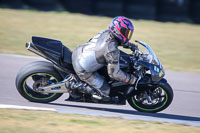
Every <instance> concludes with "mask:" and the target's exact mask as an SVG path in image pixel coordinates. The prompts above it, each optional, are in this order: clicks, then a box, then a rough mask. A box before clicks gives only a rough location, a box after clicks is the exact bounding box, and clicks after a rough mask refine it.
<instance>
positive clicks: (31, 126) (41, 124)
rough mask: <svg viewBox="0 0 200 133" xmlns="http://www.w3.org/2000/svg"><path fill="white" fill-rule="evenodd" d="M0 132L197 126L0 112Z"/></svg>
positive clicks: (184, 130) (155, 131)
mask: <svg viewBox="0 0 200 133" xmlns="http://www.w3.org/2000/svg"><path fill="white" fill-rule="evenodd" d="M0 123H1V124H0V132H1V133H94V132H95V133H147V132H152V133H188V132H192V133H199V132H200V127H191V126H187V125H181V124H174V123H164V122H156V121H142V120H126V119H121V118H112V117H102V116H87V115H75V114H59V113H56V112H50V111H28V110H9V109H0Z"/></svg>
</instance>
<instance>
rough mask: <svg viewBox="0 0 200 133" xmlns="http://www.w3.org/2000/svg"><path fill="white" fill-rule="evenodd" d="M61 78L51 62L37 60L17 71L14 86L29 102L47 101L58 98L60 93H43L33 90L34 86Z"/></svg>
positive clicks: (47, 83)
mask: <svg viewBox="0 0 200 133" xmlns="http://www.w3.org/2000/svg"><path fill="white" fill-rule="evenodd" d="M61 80H62V78H61V76H60V75H59V74H58V72H57V71H56V70H55V68H54V67H53V64H52V63H50V62H45V61H37V62H32V63H30V64H27V65H25V66H24V67H22V69H21V70H20V71H19V72H18V74H17V77H16V88H17V90H18V92H19V93H20V94H21V96H23V97H24V98H25V99H27V100H29V101H31V102H38V103H48V102H52V101H54V100H56V99H58V98H59V97H60V96H61V95H62V93H48V94H43V93H39V92H37V91H35V90H34V88H37V87H39V86H45V85H49V84H51V83H57V82H59V81H61Z"/></svg>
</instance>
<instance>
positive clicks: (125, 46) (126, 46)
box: [123, 42, 138, 51]
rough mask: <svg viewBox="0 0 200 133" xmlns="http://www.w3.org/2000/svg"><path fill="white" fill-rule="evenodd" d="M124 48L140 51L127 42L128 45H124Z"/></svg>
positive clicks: (134, 45)
mask: <svg viewBox="0 0 200 133" xmlns="http://www.w3.org/2000/svg"><path fill="white" fill-rule="evenodd" d="M123 48H129V49H131V51H135V50H138V46H137V45H136V44H133V43H131V42H127V43H125V44H123Z"/></svg>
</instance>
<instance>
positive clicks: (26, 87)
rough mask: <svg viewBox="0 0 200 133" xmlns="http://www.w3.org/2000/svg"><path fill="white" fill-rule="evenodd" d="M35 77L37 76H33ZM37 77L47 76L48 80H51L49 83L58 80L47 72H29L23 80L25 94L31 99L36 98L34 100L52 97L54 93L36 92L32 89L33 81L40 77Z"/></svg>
mask: <svg viewBox="0 0 200 133" xmlns="http://www.w3.org/2000/svg"><path fill="white" fill-rule="evenodd" d="M35 77H37V78H35ZM39 77H41V78H45V77H48V78H49V80H48V82H51V83H57V82H58V80H57V79H56V78H55V77H54V76H53V75H51V74H48V73H34V74H31V75H29V76H28V77H27V78H26V79H25V80H24V83H23V89H24V92H25V93H26V95H27V96H29V97H31V98H33V99H36V100H47V99H50V98H52V97H54V96H55V95H56V93H49V94H42V93H38V92H36V91H34V89H33V86H34V83H35V82H37V81H38V80H40V79H38V78H39ZM31 79H32V80H31ZM30 86H32V87H30Z"/></svg>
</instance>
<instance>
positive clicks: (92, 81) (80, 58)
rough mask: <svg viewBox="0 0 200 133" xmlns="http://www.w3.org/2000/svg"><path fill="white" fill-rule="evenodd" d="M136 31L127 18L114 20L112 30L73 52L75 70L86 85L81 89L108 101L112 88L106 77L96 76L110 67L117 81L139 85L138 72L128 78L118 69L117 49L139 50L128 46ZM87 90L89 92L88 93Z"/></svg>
mask: <svg viewBox="0 0 200 133" xmlns="http://www.w3.org/2000/svg"><path fill="white" fill-rule="evenodd" d="M133 31H134V26H133V24H132V22H131V21H130V20H129V19H128V18H126V17H123V16H118V17H115V18H114V19H113V20H112V22H111V23H110V26H109V29H107V30H105V31H103V32H101V33H98V34H97V35H96V36H94V37H93V38H91V39H90V40H89V41H88V42H87V43H85V44H82V45H80V46H78V47H77V48H76V49H75V50H74V51H73V54H72V64H73V67H74V70H75V72H76V74H77V75H78V76H79V78H80V79H81V80H82V81H84V82H86V83H87V85H84V87H83V86H82V87H81V88H82V89H85V91H86V92H88V93H90V94H91V95H92V97H93V98H96V99H99V100H103V101H107V100H109V93H110V86H109V84H108V83H107V82H106V81H105V79H104V77H103V76H101V75H100V74H99V73H98V72H97V71H98V70H99V69H100V68H102V67H103V66H107V72H108V75H109V76H110V77H111V78H113V79H115V80H117V81H121V82H126V83H128V84H131V85H133V84H134V83H135V82H136V80H137V77H138V75H137V72H136V74H134V75H133V74H128V73H125V72H124V71H122V70H121V69H120V66H119V57H120V50H119V49H118V46H123V47H124V48H131V49H134V48H136V47H137V46H136V45H134V44H133V43H130V42H129V40H130V39H131V37H132V34H133ZM79 88H80V87H79ZM88 88H90V89H89V90H88ZM94 90H96V91H94ZM97 92H99V93H97Z"/></svg>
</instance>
